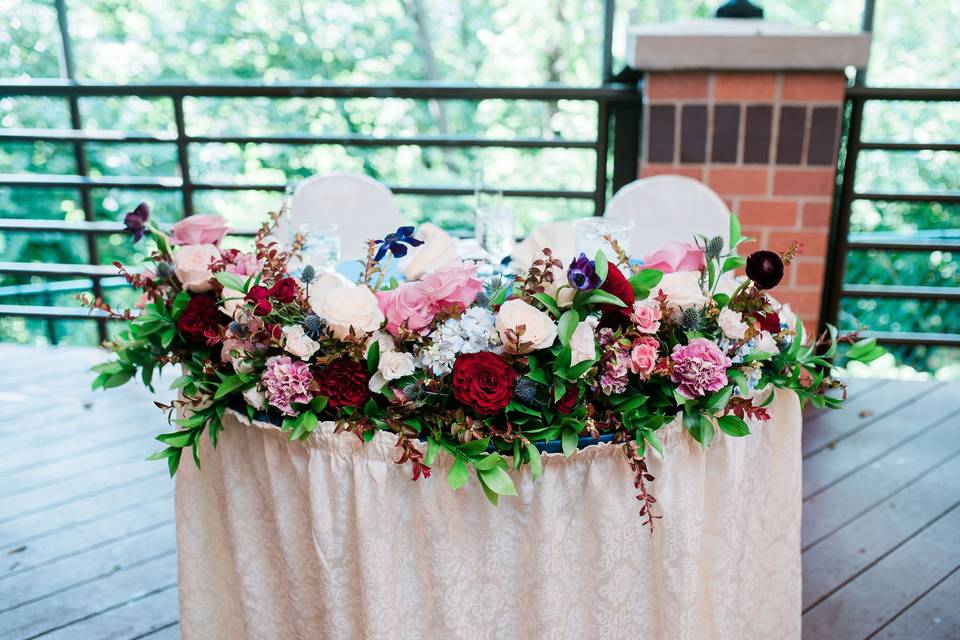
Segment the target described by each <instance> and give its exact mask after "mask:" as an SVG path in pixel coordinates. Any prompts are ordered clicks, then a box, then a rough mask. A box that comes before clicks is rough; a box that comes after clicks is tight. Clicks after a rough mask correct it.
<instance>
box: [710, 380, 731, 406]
mask: <svg viewBox="0 0 960 640" xmlns="http://www.w3.org/2000/svg"><path fill="white" fill-rule="evenodd" d="M731 395H733V385H727V386H726V387H724V388H723V389H720V391H717V392H716V393H714V394H712V395H711V396H710V397H709V398H707V403H706V405H704V408H706V409H707V410H708V411H717V410H718V409H723V408H724V407H726V406H727V403H728V402H730V396H731Z"/></svg>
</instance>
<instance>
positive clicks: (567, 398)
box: [555, 387, 580, 415]
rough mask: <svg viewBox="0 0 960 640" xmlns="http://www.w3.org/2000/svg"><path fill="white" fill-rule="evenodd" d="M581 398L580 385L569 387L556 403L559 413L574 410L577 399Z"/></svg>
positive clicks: (564, 413)
mask: <svg viewBox="0 0 960 640" xmlns="http://www.w3.org/2000/svg"><path fill="white" fill-rule="evenodd" d="M578 400H580V388H579V387H567V391H566V393H564V394H563V397H562V398H560V400H559V401H558V402H557V404H556V405H555V406H556V408H557V413H560V414H563V415H566V414H568V413H570V412H571V411H573V410H574V409H575V408H576V406H577V401H578Z"/></svg>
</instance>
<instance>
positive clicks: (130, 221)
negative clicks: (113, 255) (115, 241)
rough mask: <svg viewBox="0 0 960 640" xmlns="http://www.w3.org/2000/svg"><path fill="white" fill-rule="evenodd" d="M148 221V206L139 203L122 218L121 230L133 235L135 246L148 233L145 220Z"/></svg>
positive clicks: (144, 203)
mask: <svg viewBox="0 0 960 640" xmlns="http://www.w3.org/2000/svg"><path fill="white" fill-rule="evenodd" d="M149 219H150V205H148V204H147V203H146V202H141V203H140V204H138V205H137V208H136V209H134V210H133V211H130V212H129V213H127V214H126V215H125V216H123V227H124V228H123V230H124V231H125V232H126V233H129V234H131V235H133V242H134V244H136V243H137V242H140V240H141V239H143V234H145V233H149V231H150V228H149V227H148V226H147V220H149Z"/></svg>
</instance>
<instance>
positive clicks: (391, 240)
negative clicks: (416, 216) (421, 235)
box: [373, 227, 423, 262]
mask: <svg viewBox="0 0 960 640" xmlns="http://www.w3.org/2000/svg"><path fill="white" fill-rule="evenodd" d="M404 243H406V244H408V245H410V246H411V247H419V246H420V245H422V244H423V240H417V239H416V238H414V237H413V227H400V228H399V229H397V230H396V231H395V232H394V233H388V234H387V235H386V236H385V237H384V239H383V240H377V244H379V245H380V248H379V249H377V254H376V255H375V256H374V257H373V259H374V260H376V261H377V262H380V261H381V260H383V258H384V256H386V255H387V252H388V251H389V252H390V253H392V254H393V257H394V258H402V257H403V256H405V255H407V247H406V246H405V244H404Z"/></svg>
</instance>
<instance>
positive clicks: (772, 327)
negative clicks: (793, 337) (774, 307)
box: [753, 311, 780, 333]
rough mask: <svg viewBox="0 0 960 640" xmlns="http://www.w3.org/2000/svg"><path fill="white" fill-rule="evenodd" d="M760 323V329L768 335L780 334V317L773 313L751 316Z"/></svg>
mask: <svg viewBox="0 0 960 640" xmlns="http://www.w3.org/2000/svg"><path fill="white" fill-rule="evenodd" d="M753 317H754V318H756V319H757V322H759V323H760V328H761V329H763V330H764V331H769V332H770V333H780V316H779V315H778V314H777V313H776V312H775V311H771V312H770V313H757V314H755V315H754V316H753Z"/></svg>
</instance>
